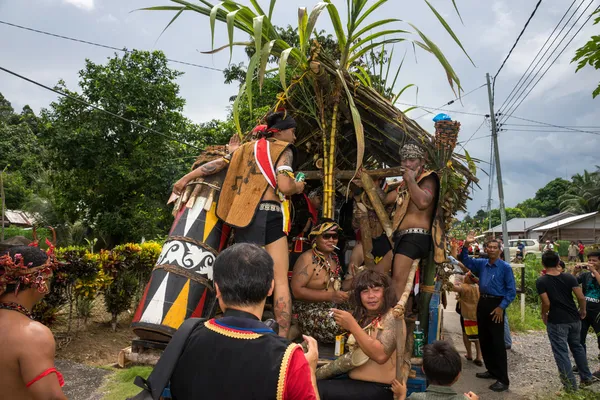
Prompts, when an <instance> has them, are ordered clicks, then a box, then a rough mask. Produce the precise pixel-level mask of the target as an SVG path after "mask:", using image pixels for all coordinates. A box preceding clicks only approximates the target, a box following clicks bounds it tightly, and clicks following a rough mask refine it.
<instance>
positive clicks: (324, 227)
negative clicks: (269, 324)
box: [292, 221, 350, 343]
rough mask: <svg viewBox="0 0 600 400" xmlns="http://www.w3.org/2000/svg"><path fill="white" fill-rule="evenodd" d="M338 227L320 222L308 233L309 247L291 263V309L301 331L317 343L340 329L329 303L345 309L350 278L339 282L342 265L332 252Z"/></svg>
mask: <svg viewBox="0 0 600 400" xmlns="http://www.w3.org/2000/svg"><path fill="white" fill-rule="evenodd" d="M340 230H341V228H340V226H339V225H338V224H337V223H335V222H333V221H326V222H323V223H321V224H319V225H317V226H315V227H314V228H313V230H312V231H311V232H310V234H309V240H311V241H312V247H313V248H312V250H309V251H306V252H304V253H303V254H302V255H301V256H300V258H298V260H297V261H296V264H295V265H294V273H293V276H292V293H293V294H294V300H295V301H294V312H295V313H297V314H298V325H299V328H300V331H301V332H302V334H304V335H309V336H312V337H314V338H315V339H317V341H318V342H319V343H334V342H335V337H336V336H337V335H340V334H342V333H343V330H342V329H340V327H339V326H338V325H337V324H336V323H335V321H334V319H333V315H332V314H331V308H332V307H342V308H346V309H348V298H349V294H348V292H346V291H343V289H346V290H347V289H348V288H349V286H350V281H349V280H347V281H344V282H342V266H341V265H340V261H339V260H338V258H337V255H336V253H335V248H336V245H337V242H338V235H339V232H340Z"/></svg>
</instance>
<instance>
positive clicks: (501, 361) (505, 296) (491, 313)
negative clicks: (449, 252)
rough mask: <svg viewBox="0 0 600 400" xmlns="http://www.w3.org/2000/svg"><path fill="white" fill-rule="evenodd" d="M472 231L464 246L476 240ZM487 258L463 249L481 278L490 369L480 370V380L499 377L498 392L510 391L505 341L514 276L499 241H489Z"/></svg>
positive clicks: (482, 327)
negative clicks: (482, 371)
mask: <svg viewBox="0 0 600 400" xmlns="http://www.w3.org/2000/svg"><path fill="white" fill-rule="evenodd" d="M474 240H475V238H474V237H473V235H472V234H469V235H468V236H467V240H465V245H466V246H467V245H468V244H470V243H471V242H473V241H474ZM486 253H487V255H488V259H477V260H476V259H473V258H470V257H469V256H468V254H467V251H466V249H465V248H463V251H462V254H461V257H462V263H463V264H464V265H465V266H466V267H467V268H469V269H470V270H471V271H472V272H473V273H474V274H475V275H476V276H477V277H478V278H479V291H480V298H479V303H478V305H477V323H478V325H479V342H480V343H481V352H482V353H483V361H484V362H485V366H486V368H487V371H486V372H484V373H477V374H476V376H477V377H478V378H481V379H496V380H497V381H496V383H494V384H492V385H490V389H491V390H493V391H495V392H503V391H506V390H508V387H509V384H510V382H509V379H508V361H507V358H506V345H505V342H504V323H503V322H504V317H505V310H506V307H508V305H509V304H510V303H512V301H513V300H514V299H515V297H516V295H517V291H516V288H515V277H514V275H513V272H512V268H511V267H510V265H509V264H508V263H507V262H505V261H502V260H500V245H499V243H498V241H497V240H495V239H492V240H490V241H488V243H487V246H486Z"/></svg>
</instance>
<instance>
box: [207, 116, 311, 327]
mask: <svg viewBox="0 0 600 400" xmlns="http://www.w3.org/2000/svg"><path fill="white" fill-rule="evenodd" d="M295 132H296V121H295V120H294V118H292V117H291V116H290V115H289V114H287V113H285V112H283V111H281V112H276V113H273V114H270V115H269V116H268V117H267V126H266V128H265V130H264V131H263V132H261V134H260V138H259V139H258V140H254V141H251V142H248V143H245V144H243V145H242V146H241V147H240V148H239V149H237V150H236V151H235V152H234V153H233V156H232V157H231V162H230V164H229V167H228V170H227V176H226V177H225V181H224V182H223V187H222V190H221V195H220V197H219V204H218V206H217V216H218V217H219V218H220V219H222V220H223V221H224V222H225V223H227V224H228V225H230V226H232V227H233V228H235V231H234V238H235V241H236V242H237V243H254V244H256V245H258V246H263V247H264V248H265V250H266V251H267V253H269V255H270V256H271V257H272V258H273V261H274V268H275V292H274V294H273V296H274V301H273V303H274V311H275V319H276V320H277V323H278V324H279V335H280V336H283V337H286V336H287V334H288V331H289V328H290V321H291V312H292V302H291V296H290V288H289V282H288V270H289V251H288V242H287V233H288V231H289V217H290V213H289V204H288V200H287V198H286V196H292V195H294V194H297V193H302V192H303V191H304V186H305V183H304V182H297V181H296V180H295V176H294V173H293V169H292V162H293V159H294V153H293V143H294V142H295V140H296V135H295Z"/></svg>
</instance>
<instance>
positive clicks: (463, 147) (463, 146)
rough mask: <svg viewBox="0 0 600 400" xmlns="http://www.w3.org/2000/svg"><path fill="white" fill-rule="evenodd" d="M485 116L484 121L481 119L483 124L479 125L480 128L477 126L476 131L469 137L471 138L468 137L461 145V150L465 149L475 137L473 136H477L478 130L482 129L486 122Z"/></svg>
mask: <svg viewBox="0 0 600 400" xmlns="http://www.w3.org/2000/svg"><path fill="white" fill-rule="evenodd" d="M485 120H486V119H485V117H484V118H483V121H481V125H479V128H477V129H476V130H475V132H473V134H472V135H471V136H470V137H469V139H467V141H466V142H465V143H463V144H461V145H460V147H461V150H464V149H465V146H466V145H467V144H468V143H469V142H470V141H471V139H473V136H475V135H476V134H477V132H479V130H480V129H481V127H482V126H483V125H484V124H485Z"/></svg>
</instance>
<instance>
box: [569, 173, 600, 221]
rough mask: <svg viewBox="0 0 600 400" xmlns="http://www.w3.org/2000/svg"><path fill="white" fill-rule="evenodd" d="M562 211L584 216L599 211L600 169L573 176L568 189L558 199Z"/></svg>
mask: <svg viewBox="0 0 600 400" xmlns="http://www.w3.org/2000/svg"><path fill="white" fill-rule="evenodd" d="M559 200H560V207H561V209H562V211H571V212H574V213H577V214H585V213H590V212H594V211H600V167H596V171H595V172H588V171H587V170H584V171H583V175H581V174H577V175H574V176H573V184H572V186H571V187H570V189H569V190H568V191H567V192H566V193H564V194H563V195H562V196H560V198H559Z"/></svg>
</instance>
